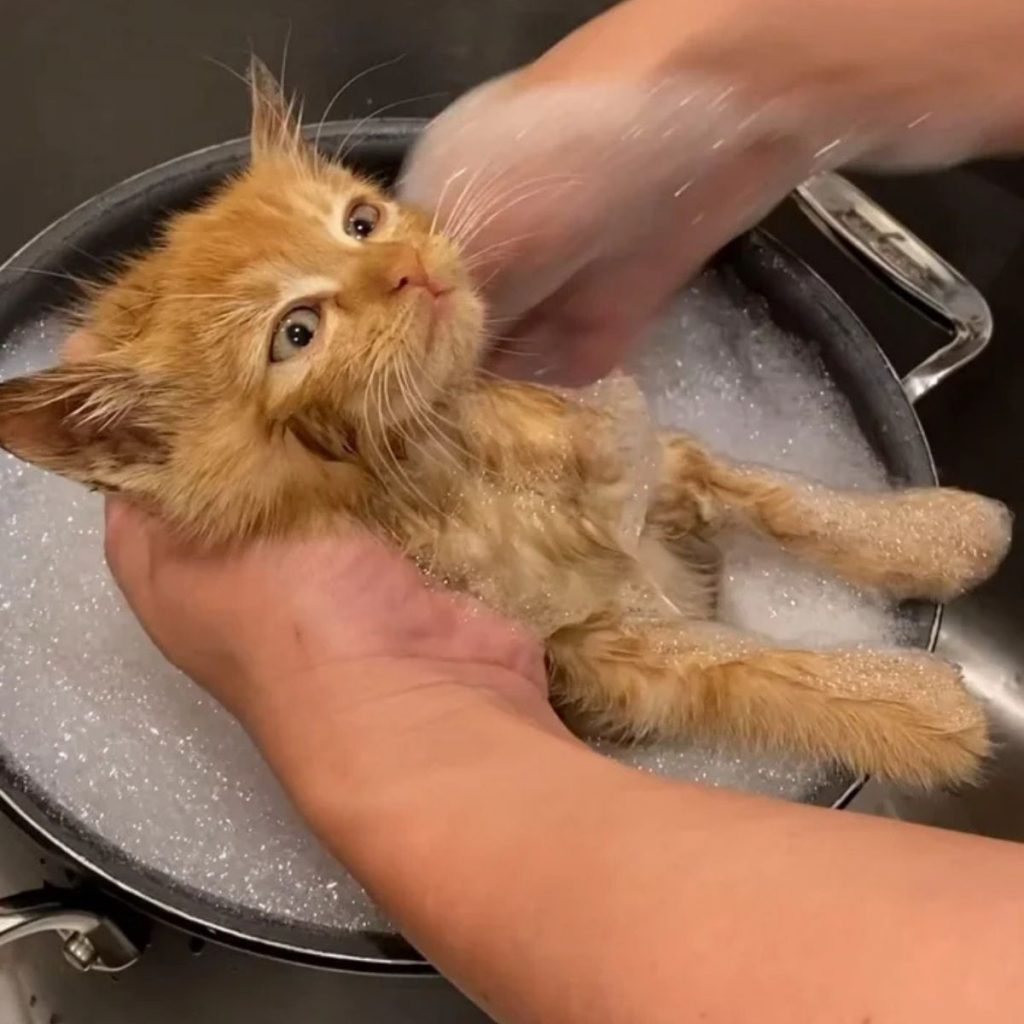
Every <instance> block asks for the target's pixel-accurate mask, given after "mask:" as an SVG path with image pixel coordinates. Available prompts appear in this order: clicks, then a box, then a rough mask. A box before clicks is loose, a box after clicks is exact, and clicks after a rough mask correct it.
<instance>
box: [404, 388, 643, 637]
mask: <svg viewBox="0 0 1024 1024" xmlns="http://www.w3.org/2000/svg"><path fill="white" fill-rule="evenodd" d="M604 387H605V391H606V392H607V393H606V394H604V395H603V396H602V397H601V400H600V401H598V400H596V399H592V400H591V401H590V402H585V401H573V400H569V399H566V398H565V397H564V396H558V395H555V394H553V393H550V392H546V391H540V390H538V389H532V388H525V389H519V388H517V387H515V386H513V385H503V386H502V387H501V389H500V391H499V392H498V393H497V394H493V393H491V394H487V395H486V396H484V400H482V401H481V402H480V404H479V406H478V407H477V408H475V409H473V410H471V411H470V412H469V414H468V415H467V420H468V422H469V424H470V430H469V431H468V432H467V434H466V435H464V437H463V439H462V444H463V445H464V446H466V447H468V448H469V449H471V453H472V456H473V458H472V461H471V462H470V463H469V464H468V465H467V467H466V468H465V470H464V471H463V472H459V473H452V474H447V475H446V474H443V472H442V471H441V469H440V467H441V466H442V465H443V462H442V461H441V459H440V455H441V453H434V457H432V458H429V459H428V460H427V462H426V463H424V465H430V466H433V467H435V471H436V472H438V473H441V475H440V476H439V477H438V478H436V480H435V483H434V484H433V485H432V486H431V487H430V491H431V492H432V493H434V494H438V495H440V496H442V500H440V501H439V505H440V506H441V508H442V510H443V511H444V515H442V516H433V517H427V518H426V519H424V520H423V521H422V522H420V523H418V524H416V529H415V536H410V537H409V551H410V554H412V555H413V557H414V558H415V559H416V560H417V562H418V563H419V564H420V565H421V566H423V567H424V569H425V570H426V571H428V572H429V573H430V574H431V575H434V576H435V577H437V578H439V579H441V580H443V581H444V582H445V583H446V584H447V585H449V586H452V587H455V588H457V589H460V590H463V591H466V592H469V593H471V594H473V595H474V596H476V597H477V598H479V599H481V600H482V601H484V602H486V603H487V604H488V605H490V606H491V607H493V608H496V609H497V610H499V611H501V612H503V613H505V614H508V615H511V616H513V617H515V618H517V619H519V620H520V621H524V622H527V623H529V624H530V625H531V626H532V627H533V628H535V629H536V630H537V631H538V632H540V633H541V634H543V635H546V634H549V633H551V632H552V631H554V630H555V629H557V628H559V627H560V626H563V625H566V624H568V623H572V622H579V621H581V620H582V619H585V618H586V617H587V616H588V615H590V614H592V613H593V612H595V611H597V610H599V609H601V608H605V607H607V606H608V605H609V604H611V603H614V602H616V601H617V600H618V598H619V595H620V594H621V592H622V590H623V588H624V587H625V586H628V585H629V583H630V582H631V581H632V580H634V578H635V577H636V576H637V573H638V567H637V563H636V558H635V556H636V554H637V551H638V548H639V543H640V535H641V532H642V530H643V526H644V522H645V518H646V508H647V498H648V493H649V491H650V487H651V485H652V483H653V481H654V478H655V476H656V474H657V471H658V468H659V466H660V458H661V452H660V447H659V446H658V445H657V442H656V441H655V440H654V437H653V432H651V434H649V435H648V434H645V433H644V430H643V429H638V423H639V424H640V426H641V427H646V421H645V420H644V419H642V414H643V412H644V410H642V409H638V407H637V404H636V403H635V402H632V403H631V401H630V400H631V399H633V398H634V394H635V393H634V391H633V390H632V382H629V381H621V380H620V381H618V382H614V384H613V385H605V386H604Z"/></svg>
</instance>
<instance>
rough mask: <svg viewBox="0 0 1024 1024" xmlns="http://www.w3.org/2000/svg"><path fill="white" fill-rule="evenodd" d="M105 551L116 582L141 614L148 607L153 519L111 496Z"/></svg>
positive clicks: (107, 501) (107, 517)
mask: <svg viewBox="0 0 1024 1024" xmlns="http://www.w3.org/2000/svg"><path fill="white" fill-rule="evenodd" d="M105 520H106V528H105V531H104V551H105V554H106V559H107V565H108V566H109V567H110V571H111V574H112V575H113V577H114V580H115V582H116V583H117V585H118V586H119V587H120V588H121V591H122V593H123V594H124V595H125V597H126V598H127V599H128V603H129V604H131V606H132V607H133V608H135V609H136V610H137V611H139V610H140V609H139V605H140V604H145V605H146V606H148V604H149V599H148V591H149V589H150V588H149V582H150V580H151V579H152V563H153V546H152V536H151V531H150V528H149V526H150V523H149V517H148V516H146V515H145V514H144V513H142V512H140V511H139V510H138V509H137V508H136V507H135V506H133V505H132V504H131V503H130V502H127V501H125V500H124V499H123V498H118V497H113V496H109V497H108V498H107V499H106V507H105Z"/></svg>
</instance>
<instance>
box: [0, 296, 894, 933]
mask: <svg viewBox="0 0 1024 1024" xmlns="http://www.w3.org/2000/svg"><path fill="white" fill-rule="evenodd" d="M62 333H63V331H62V328H61V326H60V324H59V322H55V321H41V322H40V323H38V324H34V325H32V326H31V327H30V328H28V329H27V330H26V331H24V332H22V334H21V335H20V336H18V337H16V338H11V339H9V341H8V342H7V343H5V344H4V345H3V346H0V374H2V375H3V376H5V377H6V376H11V375H13V374H15V373H18V372H24V371H25V370H26V369H28V368H31V367H35V366H39V365H45V364H47V363H49V362H52V360H53V356H54V351H55V347H54V346H55V339H56V338H59V337H60V336H61V335H62ZM636 369H637V372H638V375H639V377H640V378H641V380H642V382H643V384H644V386H645V389H646V390H647V391H648V392H649V393H650V394H652V395H653V398H654V412H655V415H656V418H657V419H659V420H660V422H662V423H663V424H666V425H674V426H678V427H681V428H685V429H688V430H690V431H691V432H693V433H694V434H696V435H698V436H700V437H702V438H703V439H705V440H706V441H707V442H708V443H709V444H711V445H712V446H714V447H715V448H717V449H718V450H720V451H722V452H724V453H728V454H732V455H735V456H737V457H742V458H749V459H754V460H756V461H759V462H763V463H768V464H772V465H776V466H780V467H782V468H786V469H788V470H796V471H802V472H804V473H805V474H807V475H809V476H812V477H816V478H818V479H821V480H826V481H829V482H832V483H844V484H862V485H865V486H880V485H882V484H883V483H884V474H883V473H882V470H881V467H880V466H879V465H878V463H877V461H876V460H875V459H874V457H873V456H872V454H871V453H870V451H869V449H868V447H867V445H866V443H865V442H864V440H863V438H862V437H861V436H860V435H859V433H858V432H857V430H856V427H855V424H854V422H853V419H852V416H851V414H850V411H849V408H848V407H847V405H846V404H845V402H844V401H843V400H842V399H841V398H840V397H839V396H838V395H837V394H836V393H835V391H834V390H833V389H832V387H831V386H830V385H829V384H828V383H827V382H825V381H824V379H823V377H822V374H821V370H820V367H819V366H817V364H816V362H815V360H814V357H813V356H812V355H811V354H809V353H808V352H806V351H804V350H803V349H802V346H801V343H799V342H796V341H794V340H792V339H789V338H786V337H785V336H784V335H782V334H781V333H780V332H778V331H777V330H775V329H774V328H773V327H771V325H770V324H768V323H767V322H766V320H765V319H764V317H763V316H761V315H757V314H755V313H754V312H743V311H739V310H736V309H732V308H730V307H729V306H728V304H727V303H725V302H723V299H722V297H721V295H719V294H718V292H717V289H716V288H715V287H714V286H713V285H711V284H710V283H708V282H703V283H702V284H701V285H700V287H699V288H698V289H697V290H696V291H694V292H693V293H691V294H690V295H689V296H687V297H686V298H685V299H684V300H683V301H682V303H681V304H680V306H679V308H678V309H677V310H676V311H675V312H674V313H673V314H672V316H671V318H670V319H669V320H668V321H667V322H666V326H665V328H664V330H663V331H662V332H661V334H660V336H659V341H658V343H657V344H656V345H654V346H652V347H651V348H650V349H649V350H647V351H646V352H645V353H644V354H643V355H642V356H641V358H639V359H638V360H637V367H636ZM101 521H102V509H101V503H100V501H99V499H98V498H96V497H95V496H93V495H89V494H87V493H86V492H85V491H84V490H82V489H81V488H78V487H76V486H74V485H72V484H69V483H67V482H65V481H63V480H60V479H58V478H56V477H54V476H51V475H48V474H44V473H42V472H39V471H37V470H35V469H32V468H29V467H26V466H24V465H22V464H21V463H19V462H17V461H16V460H14V459H12V458H10V457H7V456H0V522H2V523H3V530H4V533H3V537H4V540H3V544H4V545H5V547H4V551H3V564H4V571H3V577H2V579H0V737H2V741H3V745H4V747H5V750H6V752H7V754H8V756H10V757H11V758H12V759H13V760H14V761H15V762H16V763H17V764H18V765H20V766H21V767H22V768H23V770H24V771H25V772H27V773H28V774H29V775H31V777H32V778H33V779H34V780H35V782H36V783H37V784H38V785H41V786H42V787H43V788H44V789H45V790H46V791H48V792H49V793H50V794H52V796H53V797H54V798H55V799H56V800H57V801H58V802H59V803H60V804H61V805H63V807H65V808H66V809H67V811H68V812H69V813H70V814H71V815H72V816H74V817H76V818H78V819H80V820H81V821H82V822H84V823H85V824H86V825H88V826H90V827H91V828H93V829H95V830H97V831H98V832H100V833H101V834H102V835H103V836H105V837H106V839H107V840H108V841H109V842H110V843H112V844H113V845H114V846H116V847H118V848H119V849H120V850H121V851H123V852H124V853H125V854H127V855H128V856H129V857H131V858H133V859H135V860H137V861H138V862H140V863H142V864H143V865H145V866H146V867H148V868H150V869H156V870H158V871H162V872H166V873H168V874H170V875H171V876H173V877H174V878H175V879H177V880H179V881H180V882H181V883H183V884H185V885H187V886H189V887H191V888H193V889H198V890H200V891H201V892H202V893H204V894H206V896H207V897H208V898H210V899H211V900H213V901H216V902H218V903H228V904H233V905H235V906H237V907H240V908H244V909H246V910H249V911H252V912H254V913H257V914H261V915H266V916H269V917H272V918H277V919H281V920H285V921H301V922H305V923H309V924H313V925H319V926H327V927H332V928H348V929H365V928H371V927H382V926H383V925H384V923H383V921H382V920H381V918H380V916H379V915H378V913H377V912H376V910H375V909H374V908H373V907H372V905H371V904H370V902H369V900H368V899H367V898H366V897H365V895H364V894H363V893H362V891H361V890H360V888H359V887H358V886H357V885H356V884H355V882H354V881H352V880H351V879H350V878H349V877H348V876H347V875H346V874H345V873H344V872H343V871H341V869H340V868H338V866H337V865H336V864H334V863H333V862H332V861H331V859H330V858H329V857H328V856H327V855H326V854H325V853H324V852H323V851H322V850H321V849H320V847H319V846H318V845H317V843H316V842H315V841H314V840H313V839H312V838H311V837H310V835H309V834H308V832H307V831H306V830H305V828H304V827H303V826H302V825H301V823H300V822H299V821H298V820H297V818H296V815H295V814H294V812H293V811H292V809H291V808H290V806H289V805H288V803H287V801H286V799H285V797H284V795H283V794H282V792H281V790H280V788H279V787H278V785H277V783H276V782H275V780H274V779H273V777H272V776H271V775H270V773H269V771H268V770H267V769H266V767H265V766H264V765H263V763H262V761H261V760H260V757H259V755H258V754H257V752H256V751H255V750H254V748H253V747H252V745H251V744H250V743H249V741H248V739H247V738H246V737H245V735H244V734H243V733H242V731H241V730H240V728H239V727H238V726H237V725H236V724H235V723H234V722H233V721H232V720H231V719H230V718H229V716H228V715H227V714H225V713H224V712H223V711H222V710H221V709H220V708H219V707H218V706H217V705H216V704H215V703H214V702H213V701H212V700H210V699H209V698H208V697H206V696H205V695H204V694H203V693H201V692H200V691H199V690H198V689H197V688H196V687H194V686H192V685H191V684H190V683H188V682H187V681H186V680H185V679H184V678H183V677H181V676H180V675H179V674H178V673H177V672H175V671H174V670H172V669H171V668H170V667H169V666H168V665H167V664H166V663H165V662H164V661H163V660H162V658H161V657H160V656H159V655H158V654H157V653H156V652H155V651H154V650H153V648H152V647H151V646H150V644H149V642H148V641H147V640H146V638H145V636H144V635H143V633H142V631H141V629H140V628H139V627H138V625H137V624H136V623H135V621H134V619H133V618H132V616H131V615H130V613H129V612H128V611H127V610H126V609H125V608H124V607H123V605H122V603H121V600H120V597H119V595H118V594H117V592H116V588H115V587H114V585H113V584H112V583H111V581H110V579H109V577H108V575H107V572H106V569H105V566H104V564H103V558H102V544H101ZM723 612H724V614H725V615H726V617H728V618H729V619H730V620H731V621H733V622H735V623H737V624H739V625H743V626H746V627H747V628H753V629H757V630H759V631H762V632H765V633H768V634H770V635H773V636H777V637H779V638H782V639H790V640H793V641H799V642H808V643H829V642H832V643H835V642H841V641H849V640H874V641H876V642H877V641H882V642H889V641H891V640H892V639H893V638H894V636H895V627H894V625H893V620H892V619H891V617H890V616H889V615H888V612H887V609H885V608H884V607H881V606H879V605H877V604H876V603H873V602H871V601H870V600H868V599H866V598H864V597H862V596H860V595H857V594H855V593H854V592H852V591H850V590H849V589H848V588H845V587H843V586H841V585H840V584H838V583H836V582H834V581H831V580H827V579H825V578H824V577H821V576H820V575H817V574H815V573H808V572H807V571H806V570H805V569H803V568H802V567H798V566H795V564H794V563H792V562H791V561H789V560H788V559H785V558H782V557H781V556H779V555H777V554H775V553H773V552H770V551H767V550H765V549H764V548H763V546H759V545H757V544H753V543H751V542H746V541H745V542H733V543H731V544H730V545H729V547H728V551H727V559H726V580H725V586H724V593H723ZM616 756H617V757H620V758H621V759H623V760H625V761H627V762H629V763H632V764H636V765H638V766H640V767H643V768H646V769H648V770H654V771H661V772H666V773H669V774H672V775H676V776H680V777H688V778H696V779H702V780H704V781H707V782H711V783H715V784H720V785H733V786H740V787H743V788H747V789H754V790H759V791H761V792H768V793H773V794H776V795H781V796H787V797H801V796H806V795H807V794H808V793H809V792H810V791H812V790H813V789H814V788H815V787H816V786H818V785H819V784H820V783H821V781H822V774H821V772H820V771H819V770H817V769H814V768H810V767H808V766H804V765H792V764H788V763H782V762H779V761H753V760H751V759H749V758H745V757H742V756H738V755H736V754H723V753H708V752H706V751H699V750H694V749H689V748H675V749H673V748H657V749H653V750H642V751H626V752H617V753H616Z"/></svg>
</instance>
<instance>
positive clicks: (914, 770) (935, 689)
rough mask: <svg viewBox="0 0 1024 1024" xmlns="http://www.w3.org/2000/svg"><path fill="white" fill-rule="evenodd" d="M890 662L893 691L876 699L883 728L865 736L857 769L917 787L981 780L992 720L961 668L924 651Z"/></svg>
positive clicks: (942, 785)
mask: <svg viewBox="0 0 1024 1024" xmlns="http://www.w3.org/2000/svg"><path fill="white" fill-rule="evenodd" d="M887 660H889V662H890V671H891V673H892V675H891V677H890V680H891V693H890V694H888V695H884V694H880V699H878V700H877V701H873V702H872V703H873V704H874V712H875V716H877V718H876V726H877V727H878V728H877V729H876V731H875V732H874V734H873V735H872V736H870V737H865V739H866V743H865V746H864V747H863V748H862V750H861V751H860V754H861V755H862V757H861V758H859V759H858V760H859V764H858V765H857V767H859V768H860V769H861V770H864V771H867V772H868V773H869V774H871V775H876V776H879V777H881V778H884V779H887V780H889V781H891V782H894V783H897V784H898V785H902V786H908V787H912V788H920V789H936V788H940V787H948V786H960V785H966V784H970V783H973V782H976V781H977V780H978V778H979V776H980V773H981V766H982V763H983V762H984V760H985V758H986V757H987V756H988V753H989V750H990V743H989V737H988V724H987V722H986V719H985V715H984V712H983V711H982V709H981V706H980V705H979V704H978V702H977V701H976V700H975V699H974V698H973V697H972V696H971V695H970V694H969V693H968V692H967V690H966V689H965V687H964V684H963V679H962V676H961V673H960V670H959V668H957V667H956V666H955V665H951V664H949V663H948V662H945V661H942V660H940V659H938V658H935V657H932V656H931V655H924V654H920V655H917V654H900V655H895V656H891V658H889V659H887ZM872 717H874V716H872Z"/></svg>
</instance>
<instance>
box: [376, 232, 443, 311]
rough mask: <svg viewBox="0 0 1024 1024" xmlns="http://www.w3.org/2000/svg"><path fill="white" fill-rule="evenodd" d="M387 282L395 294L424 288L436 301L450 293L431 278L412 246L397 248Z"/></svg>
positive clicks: (389, 268) (388, 271)
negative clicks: (410, 289) (409, 289)
mask: <svg viewBox="0 0 1024 1024" xmlns="http://www.w3.org/2000/svg"><path fill="white" fill-rule="evenodd" d="M387 280H388V283H389V284H390V286H391V291H393V292H400V291H403V290H404V289H406V288H424V289H426V291H428V292H429V293H430V294H431V295H432V296H434V298H435V299H436V298H437V297H438V296H440V295H444V293H445V292H447V291H449V289H448V288H445V287H444V286H443V285H441V284H439V283H438V282H437V281H435V280H433V279H432V278H431V276H430V275H429V274H428V273H427V270H426V268H425V267H424V266H423V261H422V260H421V259H420V254H419V253H418V252H417V251H416V250H415V249H414V248H413V247H412V246H411V245H400V246H397V247H396V252H395V253H394V255H393V257H392V260H391V264H390V266H389V267H388V270H387Z"/></svg>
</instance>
